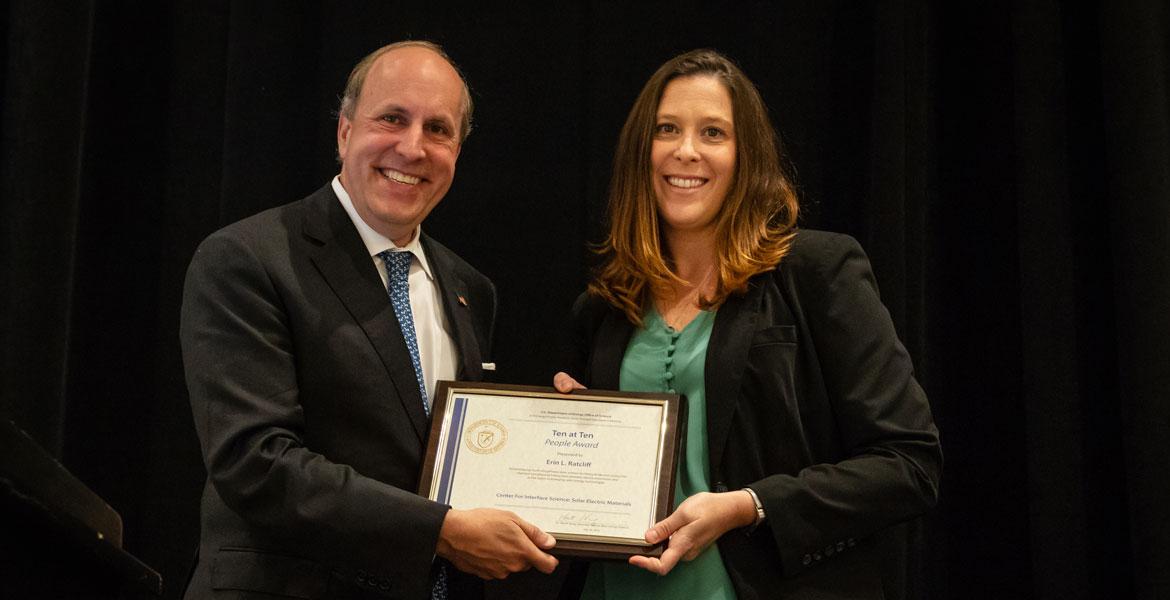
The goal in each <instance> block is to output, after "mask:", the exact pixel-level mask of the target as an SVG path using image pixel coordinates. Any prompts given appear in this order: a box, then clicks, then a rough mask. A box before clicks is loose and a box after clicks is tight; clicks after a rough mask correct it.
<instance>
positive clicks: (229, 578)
mask: <svg viewBox="0 0 1170 600" xmlns="http://www.w3.org/2000/svg"><path fill="white" fill-rule="evenodd" d="M211 587H212V588H214V589H217V590H239V591H246V592H262V593H265V594H273V595H277V596H284V597H287V598H303V599H305V600H311V599H313V598H321V597H323V596H324V595H325V592H326V590H327V589H328V587H329V570H328V569H326V568H325V567H323V566H322V565H320V564H318V563H316V562H314V561H311V560H309V559H306V558H300V557H296V556H287V555H283V554H273V553H271V552H265V551H262V550H255V549H251V548H220V550H219V552H218V553H216V555H215V559H214V560H213V561H212V563H211Z"/></svg>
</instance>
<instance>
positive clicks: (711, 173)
mask: <svg viewBox="0 0 1170 600" xmlns="http://www.w3.org/2000/svg"><path fill="white" fill-rule="evenodd" d="M650 162H651V164H652V166H653V169H654V172H653V175H654V192H655V195H656V196H657V201H658V214H659V215H660V216H661V219H662V223H663V227H664V229H665V231H666V232H667V233H678V232H703V231H707V230H710V229H713V228H714V227H715V220H716V218H717V217H718V216H719V209H720V208H721V207H722V206H723V199H724V197H726V196H727V190H728V189H730V188H731V179H732V176H733V175H734V173H735V121H734V115H733V114H732V108H731V95H730V94H728V92H727V88H726V87H724V85H723V83H722V82H720V81H719V80H718V79H717V78H715V77H714V76H711V75H693V76H689V77H680V78H678V79H675V80H673V81H671V82H670V83H668V84H667V85H666V89H665V90H663V92H662V101H661V102H659V103H658V120H657V123H656V124H655V127H654V143H653V145H652V146H651V148H650Z"/></svg>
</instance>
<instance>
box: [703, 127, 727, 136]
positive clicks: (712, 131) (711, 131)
mask: <svg viewBox="0 0 1170 600" xmlns="http://www.w3.org/2000/svg"><path fill="white" fill-rule="evenodd" d="M703 135H704V136H706V137H712V138H716V137H723V130H722V129H719V128H718V127H708V128H706V129H704V130H703Z"/></svg>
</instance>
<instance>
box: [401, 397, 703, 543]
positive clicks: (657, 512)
mask: <svg viewBox="0 0 1170 600" xmlns="http://www.w3.org/2000/svg"><path fill="white" fill-rule="evenodd" d="M509 392H519V393H520V394H519V395H522V396H524V397H532V396H533V395H536V396H539V397H540V398H542V399H547V400H553V401H556V400H572V401H596V402H619V403H620V402H621V401H622V400H637V401H639V402H637V403H638V404H642V403H644V402H645V401H652V402H655V403H661V404H662V406H663V408H664V410H665V412H666V428H665V431H664V432H663V434H662V436H663V437H662V440H661V442H662V445H661V448H662V453H661V456H660V457H659V461H658V466H657V468H658V493H657V505H656V506H655V507H654V521H655V522H658V521H661V520H662V519H665V518H666V517H667V516H669V515H670V513H671V511H672V510H674V486H675V477H676V474H677V472H678V464H679V455H680V452H681V449H682V442H683V440H682V435H683V433H685V429H683V428H681V427H680V424H681V423H685V422H686V398H685V397H683V396H679V395H677V394H660V393H649V392H616V391H607V390H577V391H575V392H573V393H571V394H562V393H560V392H558V391H557V390H556V389H555V388H551V387H539V386H528V385H506V384H500V383H485V382H475V381H440V382H438V385H437V386H436V389H435V398H434V406H433V408H432V410H431V415H432V419H431V431H430V435H429V437H428V439H427V450H426V456H425V457H424V460H423V468H422V473H421V474H420V477H419V486H418V490H419V491H418V493H419V495H421V496H423V497H424V498H429V497H430V495H431V490H432V488H433V487H434V485H435V482H434V475H435V473H434V471H435V461H436V454H437V453H438V450H439V438H440V437H441V436H442V433H443V432H442V429H443V423H444V422H446V419H445V418H444V417H445V415H446V414H447V410H448V404H447V399H448V398H449V397H451V395H452V393H469V394H474V393H487V394H493V395H501V396H506V395H508V393H509ZM520 516H521V517H524V515H523V514H521V515H520ZM664 547H665V546H664V544H663V543H659V544H644V545H635V544H625V543H605V542H592V541H583V540H559V539H558V540H557V545H556V547H555V548H554V549H553V550H552V553H553V554H555V555H558V556H576V557H583V558H599V559H609V560H622V561H624V560H626V559H627V558H629V557H630V556H632V555H635V554H641V555H646V556H661V555H662V551H663V549H664Z"/></svg>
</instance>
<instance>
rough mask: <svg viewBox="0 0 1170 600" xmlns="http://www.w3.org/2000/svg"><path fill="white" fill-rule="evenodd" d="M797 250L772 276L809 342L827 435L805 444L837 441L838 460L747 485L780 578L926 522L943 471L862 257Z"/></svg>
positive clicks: (843, 248)
mask: <svg viewBox="0 0 1170 600" xmlns="http://www.w3.org/2000/svg"><path fill="white" fill-rule="evenodd" d="M803 250H804V251H805V252H804V256H803V257H801V258H797V259H795V260H794V264H792V265H791V268H788V269H787V271H786V272H785V273H779V274H778V276H780V277H782V278H786V279H787V281H784V282H781V283H780V285H781V286H790V287H791V288H793V289H792V292H793V295H796V296H798V297H799V309H798V312H800V313H802V314H800V315H798V316H797V319H798V320H800V319H803V320H804V321H805V323H806V325H807V331H808V334H809V335H811V337H812V340H811V341H812V345H813V353H814V354H813V355H814V357H815V358H813V359H812V360H813V361H815V362H816V363H818V364H819V370H820V376H821V381H822V382H823V388H824V394H825V397H826V398H827V400H828V404H829V408H830V410H831V414H832V415H833V419H834V420H835V426H836V427H835V429H836V430H835V431H806V434H807V435H820V436H832V437H836V438H838V439H839V443H838V448H839V450H840V456H839V457H838V458H837V459H835V460H833V461H831V462H828V461H827V462H821V463H819V464H812V465H810V466H807V467H805V468H804V469H802V470H800V472H799V473H797V474H796V475H772V476H769V477H766V478H764V479H762V480H760V481H757V482H755V483H752V484H750V485H749V487H751V488H752V489H753V490H754V491H755V492H756V493H757V494H758V495H759V497H760V500H761V503H762V504H763V505H764V509H765V512H766V514H767V520H766V521H765V523H766V525H767V528H768V529H769V530H770V531H771V534H772V536H773V537H774V539H775V542H776V546H777V548H779V549H780V553H781V561H782V564H783V568H784V572H785V574H786V575H789V576H791V575H793V574H795V573H799V572H801V571H803V570H804V569H806V568H807V567H809V566H811V565H812V564H815V563H816V562H818V560H815V559H813V557H814V556H815V557H816V559H820V558H821V555H822V553H823V552H824V551H825V550H828V549H830V548H832V549H840V548H843V547H847V546H852V545H854V543H855V540H859V539H861V538H862V537H864V536H867V535H869V534H872V533H875V532H877V531H879V530H881V529H884V528H886V527H889V526H890V525H893V524H895V523H898V522H900V521H903V520H906V519H909V518H912V517H914V516H917V515H919V514H921V513H923V512H925V511H926V510H927V509H929V508H930V507H931V506H933V505H934V503H935V502H936V500H937V497H938V484H939V478H940V475H941V469H942V453H941V450H940V446H939V439H938V430H937V429H936V428H935V425H934V421H933V418H932V417H931V411H930V406H929V404H928V403H927V399H926V395H925V393H924V392H923V390H922V388H921V387H920V386H919V385H918V382H917V381H915V379H914V373H913V368H912V365H911V362H910V357H909V355H908V353H907V352H906V349H905V347H903V345H902V344H901V342H899V340H898V338H897V334H896V333H895V331H894V325H893V322H892V321H891V319H890V315H889V313H888V311H887V310H886V308H885V307H884V306H883V305H882V303H881V301H880V299H879V297H878V289H877V284H876V281H875V279H874V276H873V272H872V270H871V269H870V265H869V260H868V259H867V258H866V256H865V253H864V252H863V251H862V249H861V247H860V246H859V245H858V244H857V242H856V241H855V240H853V239H852V238H850V237H848V236H842V235H831V236H830V235H824V236H822V237H814V238H813V239H812V243H811V244H809V245H808V247H806V248H804V249H803ZM781 269H782V270H783V269H785V267H783V266H782V267H781ZM828 553H829V554H830V555H832V554H833V553H834V552H833V550H828Z"/></svg>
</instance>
